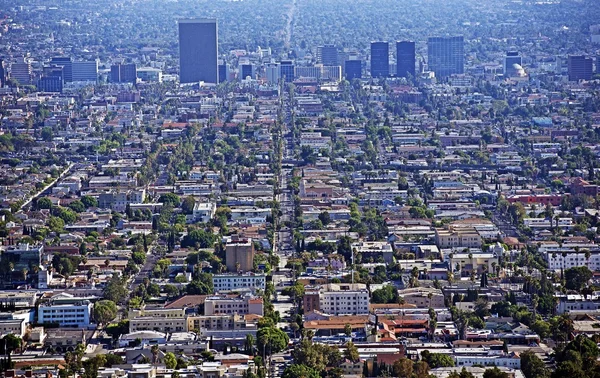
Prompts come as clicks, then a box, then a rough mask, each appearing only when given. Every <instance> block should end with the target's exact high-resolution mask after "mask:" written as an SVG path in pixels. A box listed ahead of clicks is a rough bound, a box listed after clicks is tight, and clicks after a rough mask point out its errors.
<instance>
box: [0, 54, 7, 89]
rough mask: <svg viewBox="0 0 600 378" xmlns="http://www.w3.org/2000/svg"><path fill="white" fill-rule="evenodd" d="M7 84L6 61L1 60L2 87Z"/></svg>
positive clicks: (0, 78)
mask: <svg viewBox="0 0 600 378" xmlns="http://www.w3.org/2000/svg"><path fill="white" fill-rule="evenodd" d="M5 84H6V66H5V65H4V60H2V59H0V87H3V86H4V85H5Z"/></svg>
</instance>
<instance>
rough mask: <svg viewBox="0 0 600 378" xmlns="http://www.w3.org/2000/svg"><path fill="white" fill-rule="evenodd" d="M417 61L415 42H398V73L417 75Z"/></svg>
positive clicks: (400, 75) (406, 75) (399, 75)
mask: <svg viewBox="0 0 600 378" xmlns="http://www.w3.org/2000/svg"><path fill="white" fill-rule="evenodd" d="M416 61H417V56H416V53H415V43H414V42H412V41H400V42H396V75H397V76H398V77H409V76H411V77H415V65H416Z"/></svg>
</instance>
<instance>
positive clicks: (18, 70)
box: [10, 58, 33, 85]
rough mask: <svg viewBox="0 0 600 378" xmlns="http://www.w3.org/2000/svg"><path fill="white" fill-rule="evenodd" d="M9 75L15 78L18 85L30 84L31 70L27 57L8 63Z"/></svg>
mask: <svg viewBox="0 0 600 378" xmlns="http://www.w3.org/2000/svg"><path fill="white" fill-rule="evenodd" d="M10 77H11V78H12V79H15V80H16V81H17V82H18V83H19V85H28V84H31V80H32V79H33V72H32V70H31V61H30V60H29V58H20V59H18V60H17V61H16V62H15V63H13V64H11V65H10Z"/></svg>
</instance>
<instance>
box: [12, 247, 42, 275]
mask: <svg viewBox="0 0 600 378" xmlns="http://www.w3.org/2000/svg"><path fill="white" fill-rule="evenodd" d="M5 248H6V249H4V250H3V251H2V256H3V257H5V258H8V261H11V262H12V263H13V264H14V267H13V269H14V270H15V271H21V270H23V269H27V270H29V269H31V267H33V266H40V264H41V262H42V260H41V256H42V252H43V251H44V246H43V245H29V243H21V244H17V245H16V246H9V247H5Z"/></svg>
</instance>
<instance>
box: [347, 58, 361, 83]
mask: <svg viewBox="0 0 600 378" xmlns="http://www.w3.org/2000/svg"><path fill="white" fill-rule="evenodd" d="M344 72H345V78H346V80H348V81H352V80H353V79H360V78H361V77H362V61H360V60H347V61H346V62H344Z"/></svg>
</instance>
